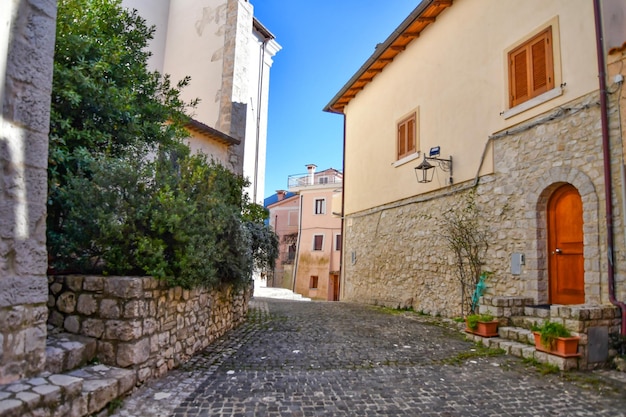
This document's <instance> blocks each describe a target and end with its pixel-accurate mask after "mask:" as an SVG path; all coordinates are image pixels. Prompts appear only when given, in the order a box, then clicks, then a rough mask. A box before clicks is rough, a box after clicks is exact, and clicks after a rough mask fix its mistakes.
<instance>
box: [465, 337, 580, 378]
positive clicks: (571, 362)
mask: <svg viewBox="0 0 626 417" xmlns="http://www.w3.org/2000/svg"><path fill="white" fill-rule="evenodd" d="M467 338H468V339H470V340H472V341H474V342H477V343H478V342H481V343H482V344H483V345H485V346H487V347H489V348H492V349H502V350H504V351H505V352H506V353H507V354H509V355H512V356H517V357H520V358H526V359H533V360H536V361H537V362H541V363H547V364H550V365H554V366H556V367H558V368H559V369H560V370H562V371H568V370H571V369H578V358H562V357H560V356H556V355H551V354H549V353H545V352H540V351H538V350H537V349H535V346H534V344H533V346H531V345H528V344H526V343H522V342H517V341H514V340H508V339H503V338H501V337H480V336H477V335H473V334H468V335H467Z"/></svg>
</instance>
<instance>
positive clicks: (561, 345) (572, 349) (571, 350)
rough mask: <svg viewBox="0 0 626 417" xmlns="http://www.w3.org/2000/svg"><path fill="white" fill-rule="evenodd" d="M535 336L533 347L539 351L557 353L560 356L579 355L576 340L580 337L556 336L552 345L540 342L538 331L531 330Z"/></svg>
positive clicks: (570, 356)
mask: <svg viewBox="0 0 626 417" xmlns="http://www.w3.org/2000/svg"><path fill="white" fill-rule="evenodd" d="M533 335H534V336H535V348H536V349H537V350H539V351H541V352H546V353H550V354H552V355H557V356H560V357H562V358H572V357H576V356H580V353H578V341H579V340H580V337H578V336H572V337H557V338H556V340H555V343H554V346H544V345H543V343H541V334H540V333H539V332H533Z"/></svg>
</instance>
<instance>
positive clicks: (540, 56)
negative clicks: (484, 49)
mask: <svg viewBox="0 0 626 417" xmlns="http://www.w3.org/2000/svg"><path fill="white" fill-rule="evenodd" d="M552 54H553V53H552V28H551V27H549V28H547V29H546V30H544V31H543V32H541V33H539V34H538V35H537V36H535V37H533V38H532V39H530V40H529V41H528V42H526V43H524V44H522V45H520V46H519V47H517V48H515V49H514V50H513V51H511V52H510V53H509V90H510V100H509V106H510V107H515V106H517V105H518V104H521V103H523V102H525V101H527V100H529V99H531V98H533V97H536V96H538V95H540V94H542V93H545V92H546V91H548V90H551V89H552V88H554V64H553V56H552Z"/></svg>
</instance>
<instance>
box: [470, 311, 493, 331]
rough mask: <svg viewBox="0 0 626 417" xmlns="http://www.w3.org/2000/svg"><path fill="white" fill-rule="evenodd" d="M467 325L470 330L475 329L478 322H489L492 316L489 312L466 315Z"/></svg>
mask: <svg viewBox="0 0 626 417" xmlns="http://www.w3.org/2000/svg"><path fill="white" fill-rule="evenodd" d="M466 320H467V327H469V328H470V329H471V330H476V329H477V328H478V322H489V321H493V316H492V315H491V314H470V315H469V316H467V319H466Z"/></svg>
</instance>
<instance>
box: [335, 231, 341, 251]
mask: <svg viewBox="0 0 626 417" xmlns="http://www.w3.org/2000/svg"><path fill="white" fill-rule="evenodd" d="M342 243H343V241H342V240H341V233H337V234H336V235H335V251H340V250H341V246H342Z"/></svg>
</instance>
